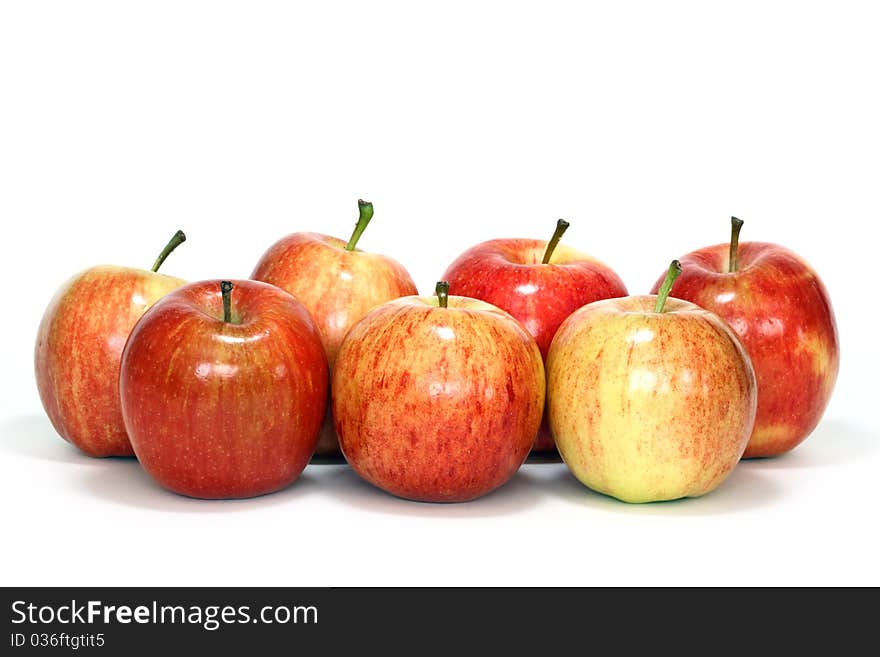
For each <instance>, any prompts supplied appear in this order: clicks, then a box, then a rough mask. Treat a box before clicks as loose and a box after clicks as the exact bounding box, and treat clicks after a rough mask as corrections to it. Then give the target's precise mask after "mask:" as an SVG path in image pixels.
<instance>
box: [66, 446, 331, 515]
mask: <svg viewBox="0 0 880 657" xmlns="http://www.w3.org/2000/svg"><path fill="white" fill-rule="evenodd" d="M112 465H114V466H117V467H111V468H107V469H106V470H103V471H101V472H94V471H90V472H88V473H87V474H86V475H84V476H83V478H82V488H83V490H85V491H86V492H87V493H89V494H91V495H94V496H95V497H98V498H101V499H103V500H106V501H107V502H111V503H113V504H120V505H123V506H131V507H136V508H140V509H146V510H150V511H160V512H163V513H168V512H171V513H230V512H239V511H252V510H255V509H260V508H266V507H269V506H277V505H279V504H290V503H294V502H295V501H296V500H299V499H302V498H304V497H306V496H308V495H310V494H311V493H314V492H315V491H317V490H319V489H320V485H319V484H318V482H317V478H316V477H314V476H310V475H308V474H307V473H305V472H304V473H303V474H302V475H300V477H299V478H298V479H297V480H296V481H294V482H293V483H292V484H290V485H289V486H287V487H286V488H283V489H281V490H279V491H276V492H274V493H268V494H266V495H260V496H258V497H250V498H243V499H231V500H202V499H197V498H193V497H186V496H185V495H178V494H177V493H173V492H171V491H170V490H167V489H165V488H162V487H161V486H160V485H159V484H157V483H156V482H155V481H153V480H152V479H151V478H150V476H149V475H148V474H147V473H146V471H144V469H143V468H142V467H141V466H140V464H139V463H138V462H137V461H136V460H133V459H130V460H127V461H124V462H123V461H122V460H121V459H119V462H118V463H115V464H112Z"/></svg>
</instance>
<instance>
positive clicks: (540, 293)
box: [443, 219, 627, 452]
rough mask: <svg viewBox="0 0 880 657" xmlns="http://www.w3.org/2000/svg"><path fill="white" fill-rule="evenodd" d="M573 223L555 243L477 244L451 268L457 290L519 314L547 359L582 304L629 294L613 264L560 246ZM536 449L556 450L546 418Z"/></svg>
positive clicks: (559, 230)
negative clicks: (557, 335)
mask: <svg viewBox="0 0 880 657" xmlns="http://www.w3.org/2000/svg"><path fill="white" fill-rule="evenodd" d="M566 228H568V222H567V221H565V220H564V219H560V220H559V221H558V222H557V225H556V232H555V233H554V234H553V237H552V238H551V240H550V241H549V242H545V241H543V240H535V239H496V240H489V241H488V242H483V243H481V244H477V245H476V246H474V247H471V248H470V249H468V250H467V251H465V252H464V253H462V254H461V255H460V256H459V257H458V258H457V259H456V260H455V261H454V262H453V263H452V264H451V265H450V266H449V268H448V269H447V270H446V272H445V273H444V274H443V278H444V279H445V280H447V281H449V289H450V291H451V293H452V294H458V295H462V296H467V297H473V298H476V299H482V300H483V301H487V302H488V303H491V304H492V305H494V306H498V307H499V308H501V309H502V310H505V311H507V312H508V313H510V314H511V315H513V316H514V317H515V318H516V319H517V320H518V321H519V322H520V324H522V325H523V326H524V327H525V329H526V330H527V331H528V332H529V333H531V335H532V337H534V338H535V340H536V341H537V343H538V347H539V348H540V350H541V355H542V357H544V358H545V359H546V357H547V350H548V349H549V348H550V341H551V340H552V339H553V336H554V334H555V333H556V329H558V328H559V325H560V324H561V323H562V321H563V320H564V319H565V318H566V317H568V316H569V315H570V314H571V313H573V312H574V311H575V310H577V309H578V308H580V307H581V306H583V305H585V304H588V303H590V302H592V301H597V300H599V299H608V298H612V297H623V296H626V294H627V291H626V286H625V285H624V284H623V281H622V280H620V277H619V276H618V275H617V274H615V273H614V271H612V270H611V268H610V267H608V266H607V265H605V264H603V263H601V262H599V261H598V260H596V259H595V258H593V257H591V256H588V255H586V254H584V253H581V252H580V251H577V250H575V249H573V248H571V247H568V246H565V245H559V244H558V243H559V239H560V238H561V237H562V234H563V232H565V229H566ZM532 449H533V451H535V452H552V451H554V450H555V447H554V445H553V438H552V436H551V434H550V431H549V428H548V426H547V421H546V418H545V420H544V422H543V423H542V424H541V430H540V431H539V433H538V437H537V440H536V441H535V445H534V447H533V448H532Z"/></svg>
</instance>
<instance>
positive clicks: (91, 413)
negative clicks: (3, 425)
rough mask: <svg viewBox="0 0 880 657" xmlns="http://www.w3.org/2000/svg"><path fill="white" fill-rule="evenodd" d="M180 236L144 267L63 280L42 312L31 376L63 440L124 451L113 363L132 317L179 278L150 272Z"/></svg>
mask: <svg viewBox="0 0 880 657" xmlns="http://www.w3.org/2000/svg"><path fill="white" fill-rule="evenodd" d="M185 240H186V236H185V235H184V234H183V231H177V233H175V235H174V237H172V238H171V241H170V242H169V243H168V244H167V246H166V247H165V248H164V249H163V250H162V253H160V254H159V257H158V258H157V259H156V262H155V263H154V265H153V268H152V270H150V271H147V270H145V269H135V268H132V267H117V266H114V265H99V266H97V267H92V268H90V269H86V270H85V271H82V272H80V273H78V274H76V275H75V276H74V277H73V278H71V279H70V280H68V281H67V282H66V283H65V284H64V285H62V286H61V288H60V289H59V290H58V291H57V292H56V293H55V296H54V298H53V299H52V301H51V302H50V303H49V306H48V307H47V308H46V311H45V312H44V313H43V319H42V321H41V322H40V328H39V330H38V332H37V341H36V347H35V350H34V373H35V375H36V379H37V389H38V390H39V393H40V400H41V401H42V402H43V408H45V409H46V413H47V414H48V416H49V419H50V420H51V422H52V425H53V426H54V427H55V430H56V431H57V432H58V433H59V435H60V436H61V437H62V438H64V439H65V440H66V441H68V442H70V443H73V444H74V445H76V446H77V447H78V448H79V449H81V450H82V451H83V452H85V453H86V454H89V455H90V456H131V455H133V454H134V452H133V451H132V448H131V444H130V443H129V440H128V436H127V435H126V433H125V425H124V424H123V422H122V411H121V409H120V405H119V387H118V382H119V361H120V358H121V357H122V348H123V347H124V346H125V341H126V340H127V339H128V335H129V333H131V329H132V328H133V327H134V325H135V322H137V320H138V319H140V317H141V316H142V315H143V314H144V312H146V310H147V309H148V308H149V307H150V306H152V305H153V304H154V303H155V302H156V301H158V300H159V299H160V298H162V297H163V296H164V295H166V294H168V293H169V292H171V291H172V290H174V289H175V288H178V287H180V286H181V285H184V284H185V283H186V281H184V280H182V279H179V278H174V277H172V276H166V275H165V274H159V273H157V271H158V269H159V267H160V266H161V265H162V263H163V262H164V261H165V258H166V257H168V255H169V254H170V253H171V251H173V250H174V249H175V248H176V247H177V246H178V245H179V244H181V243H182V242H184V241H185Z"/></svg>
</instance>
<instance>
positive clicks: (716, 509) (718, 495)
mask: <svg viewBox="0 0 880 657" xmlns="http://www.w3.org/2000/svg"><path fill="white" fill-rule="evenodd" d="M536 485H537V486H540V487H541V488H543V489H544V490H546V491H547V492H548V493H550V494H554V495H557V496H558V497H559V498H561V499H562V500H563V501H565V502H570V503H572V504H577V505H580V506H584V507H589V508H592V509H597V510H600V511H608V512H611V513H627V514H633V515H648V516H704V515H705V516H708V515H717V514H722V513H737V512H741V511H748V510H750V509H754V508H758V507H761V506H767V505H770V504H772V503H773V502H774V501H775V500H777V499H778V498H779V497H780V496H781V495H782V493H783V488H782V486H781V485H780V484H779V483H778V482H777V481H775V480H774V478H773V477H772V476H771V475H769V474H765V473H760V472H756V471H755V470H754V469H752V468H750V467H749V465H748V462H742V463H740V464H739V465H737V467H736V468H735V469H734V471H733V472H732V473H731V474H730V476H729V477H728V478H727V479H726V480H725V481H724V482H722V484H721V485H720V486H719V487H718V488H716V489H715V490H713V491H712V492H710V493H707V494H706V495H703V496H702V497H689V498H682V499H679V500H671V501H668V502H651V503H647V504H627V503H626V502H621V501H620V500H617V499H615V498H613V497H609V496H607V495H603V494H601V493H597V492H596V491H593V490H590V489H589V488H587V487H586V486H584V485H583V484H582V483H581V482H579V481H578V480H577V479H575V477H574V475H572V474H571V472H569V470H568V468H567V467H566V466H565V465H564V464H559V465H558V466H551V465H547V466H544V471H543V472H541V477H540V482H538V483H537V484H536Z"/></svg>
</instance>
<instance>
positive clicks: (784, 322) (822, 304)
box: [654, 242, 840, 458]
mask: <svg viewBox="0 0 880 657" xmlns="http://www.w3.org/2000/svg"><path fill="white" fill-rule="evenodd" d="M737 259H738V263H739V264H738V267H737V271H736V272H733V273H729V272H728V268H729V267H728V263H729V245H728V244H719V245H716V246H712V247H708V248H704V249H700V250H698V251H694V252H692V253H689V254H687V255H685V256H683V257H682V258H681V263H682V267H683V271H682V274H681V276H680V277H679V279H678V280H677V281H676V282H675V285H674V286H673V288H672V295H673V296H675V297H679V298H681V299H687V300H688V301H692V302H693V303H696V304H697V305H699V306H702V307H703V308H706V309H707V310H711V311H712V312H713V313H716V314H717V315H719V316H721V317H722V318H723V319H724V320H725V321H726V322H727V323H728V324H729V325H730V327H731V328H732V329H733V330H734V331H735V332H736V334H737V335H738V336H739V339H740V340H741V341H742V343H743V345H744V346H745V348H746V351H748V353H749V355H750V356H751V359H752V364H753V365H754V368H755V374H756V376H757V379H758V415H757V419H756V420H755V429H754V433H753V434H752V437H751V440H750V441H749V445H748V447H747V448H746V451H745V454H744V456H745V457H747V458H748V457H757V456H775V455H778V454H782V453H783V452H787V451H789V450H791V449H793V448H794V447H796V446H797V445H799V444H800V443H801V442H802V441H803V440H804V439H806V438H807V436H809V435H810V433H811V432H812V431H813V429H814V428H815V427H816V425H817V424H818V423H819V420H820V419H821V418H822V414H823V413H824V412H825V408H826V406H827V405H828V400H829V399H830V398H831V393H832V390H833V389H834V383H835V381H836V380H837V371H838V368H839V364H840V355H839V353H840V352H839V342H838V334H837V324H836V322H835V319H834V311H833V310H832V308H831V301H830V300H829V298H828V292H827V291H826V289H825V286H824V285H823V284H822V281H821V280H820V279H819V276H818V275H817V274H816V272H815V271H814V270H813V269H812V268H811V267H810V266H809V265H808V264H807V263H806V262H805V261H804V260H803V259H801V258H800V257H799V256H797V255H796V254H794V253H792V252H791V251H789V250H788V249H785V248H783V247H781V246H778V245H776V244H767V243H762V242H742V243H739V245H738V256H737ZM658 285H659V282H658V284H657V285H655V286H654V289H655V290H656V288H657V287H658Z"/></svg>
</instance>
